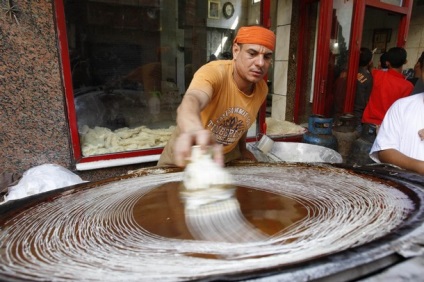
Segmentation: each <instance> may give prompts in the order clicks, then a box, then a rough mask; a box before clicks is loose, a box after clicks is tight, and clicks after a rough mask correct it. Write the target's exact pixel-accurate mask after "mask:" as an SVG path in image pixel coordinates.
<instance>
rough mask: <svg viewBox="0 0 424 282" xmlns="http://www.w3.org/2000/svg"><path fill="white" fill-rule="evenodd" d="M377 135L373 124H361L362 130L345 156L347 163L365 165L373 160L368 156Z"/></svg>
mask: <svg viewBox="0 0 424 282" xmlns="http://www.w3.org/2000/svg"><path fill="white" fill-rule="evenodd" d="M376 136H377V127H376V126H375V125H374V124H367V123H365V124H363V126H362V132H361V135H360V136H359V138H358V139H356V140H355V141H354V142H353V144H352V149H351V151H350V153H349V157H348V158H347V163H348V164H353V165H366V164H372V163H374V161H373V160H372V159H371V158H370V156H369V153H370V151H371V147H372V144H373V143H374V140H375V137H376Z"/></svg>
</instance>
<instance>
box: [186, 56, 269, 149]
mask: <svg viewBox="0 0 424 282" xmlns="http://www.w3.org/2000/svg"><path fill="white" fill-rule="evenodd" d="M233 71H234V63H233V61H232V60H218V61H212V62H209V63H207V64H206V65H203V66H202V67H201V68H200V69H199V70H198V71H197V72H196V73H195V74H194V77H193V80H192V82H191V84H190V86H189V88H188V90H194V89H195V90H200V91H203V92H210V90H212V91H211V92H212V93H213V94H212V97H210V98H211V101H210V102H209V104H208V105H207V106H206V108H205V109H203V111H202V112H201V120H202V124H203V126H204V127H205V128H207V129H209V130H210V131H211V132H212V133H213V134H214V136H215V138H216V141H217V142H218V143H219V144H222V145H223V150H224V154H226V153H228V152H230V151H231V150H232V149H234V147H235V146H236V145H237V143H238V141H239V140H240V138H241V137H242V136H243V134H244V133H246V132H247V131H248V130H249V128H250V126H251V125H252V124H253V122H255V120H256V117H257V114H258V112H259V109H260V107H261V105H262V103H263V102H264V101H265V99H266V96H267V94H268V86H267V85H266V83H265V81H264V80H261V81H260V82H258V83H256V84H255V87H254V89H253V93H252V94H251V95H246V94H244V93H243V92H242V91H240V90H239V89H238V87H237V85H236V84H235V82H234V79H233Z"/></svg>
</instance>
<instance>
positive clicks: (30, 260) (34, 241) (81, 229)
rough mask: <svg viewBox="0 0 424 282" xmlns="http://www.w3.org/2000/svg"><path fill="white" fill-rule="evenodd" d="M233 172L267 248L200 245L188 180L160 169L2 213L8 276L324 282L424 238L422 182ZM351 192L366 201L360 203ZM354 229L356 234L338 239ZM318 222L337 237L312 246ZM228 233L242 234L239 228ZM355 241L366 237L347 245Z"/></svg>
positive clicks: (405, 177) (295, 169)
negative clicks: (375, 196)
mask: <svg viewBox="0 0 424 282" xmlns="http://www.w3.org/2000/svg"><path fill="white" fill-rule="evenodd" d="M227 169H228V170H229V171H230V172H231V173H232V174H233V176H234V178H235V182H236V183H235V184H236V187H237V189H236V193H235V197H236V200H237V201H238V202H239V204H240V211H241V214H242V216H243V217H244V218H245V219H246V220H247V221H248V224H249V225H250V226H253V228H255V229H257V230H259V231H261V232H262V233H263V234H265V235H266V239H265V240H263V241H259V242H258V241H249V240H247V241H243V236H242V234H234V236H240V241H239V242H225V241H219V240H218V241H216V242H210V241H207V238H206V239H205V238H199V236H200V237H201V234H200V235H199V234H194V233H193V232H192V230H190V228H188V225H187V218H186V217H185V207H184V203H183V201H182V199H181V195H180V192H181V190H180V187H179V185H180V181H181V179H182V176H183V172H181V170H180V169H176V168H149V169H144V170H141V171H137V172H133V173H131V174H129V175H126V176H122V177H117V178H111V179H106V180H103V181H98V182H93V183H86V184H80V185H77V186H73V187H68V188H64V189H60V190H56V191H51V192H48V193H44V194H40V195H35V196H32V197H28V198H26V199H22V200H18V201H12V202H8V203H6V204H4V205H0V215H1V217H0V228H1V229H0V278H1V279H4V280H17V281H19V280H39V281H45V280H56V281H66V280H93V281H116V280H120V281H140V280H154V279H156V280H160V281H181V280H222V279H224V280H238V279H250V278H259V277H278V279H279V280H282V281H284V280H293V279H297V280H298V279H301V280H312V279H318V278H323V277H329V276H331V275H335V274H337V273H340V272H342V271H345V270H348V269H352V268H355V267H358V266H361V265H365V264H369V263H372V261H377V260H381V259H383V258H385V257H389V256H393V255H394V254H397V253H399V252H400V251H401V250H402V249H404V248H407V247H408V246H410V245H413V244H414V241H415V239H416V238H417V237H420V236H422V233H423V231H422V230H421V229H422V227H421V223H422V221H423V218H424V216H423V214H424V212H423V209H422V208H421V203H422V200H423V198H424V193H423V192H422V190H421V189H422V182H420V179H421V178H420V177H416V176H415V175H409V174H406V173H401V172H397V171H395V172H393V171H390V170H386V169H380V170H379V169H376V168H371V169H360V168H359V169H358V168H352V167H348V166H344V165H334V166H333V165H327V164H321V165H307V164H282V163H280V164H259V163H235V164H233V165H232V166H230V167H228V168H227ZM305 188H308V189H305ZM370 189H376V190H381V192H382V195H383V197H382V199H381V201H382V202H381V205H380V206H379V207H378V208H376V207H371V206H369V203H368V202H367V195H368V194H367V193H369V191H370ZM350 190H351V191H355V193H357V194H358V195H359V198H356V200H355V202H354V203H352V202H350V201H349V197H350V196H349V195H350V193H351V192H349V191H350ZM358 191H359V192H358ZM387 191H390V192H388V193H386V192H387ZM385 193H386V194H387V199H389V200H387V201H386V198H385V197H386V196H384V195H385ZM332 195H333V196H332ZM332 197H334V200H333V201H331V200H332ZM358 199H361V200H360V201H359V202H358ZM329 200H330V202H333V204H329ZM361 201H362V202H361ZM389 203H390V204H389ZM393 203H395V204H396V205H395V206H393V205H392V204H393ZM367 205H368V206H367ZM346 208H347V212H348V213H352V214H357V215H359V216H358V217H359V219H358V220H356V221H354V222H351V223H352V224H347V225H346V224H345V223H346V222H344V219H343V216H342V217H339V218H336V217H334V216H333V215H334V214H336V213H338V212H337V210H339V209H346ZM372 208H376V212H375V213H373V214H371V217H370V219H369V222H366V219H365V215H367V216H369V215H370V211H369V210H370V209H372ZM384 209H390V212H389V214H391V215H389V217H388V218H387V224H382V225H379V226H378V228H371V229H370V228H369V226H370V224H373V222H374V221H375V220H377V219H378V217H379V214H380V213H382V210H384ZM230 212H231V210H230ZM361 213H364V214H363V215H362V216H361ZM341 214H343V213H341ZM326 215H330V216H329V217H330V219H326V218H325V217H326ZM373 216H374V219H373ZM331 218H334V219H337V220H341V221H340V228H337V229H335V230H327V231H326V229H325V228H323V227H325V225H326V224H327V225H330V224H331V220H332V219H331ZM346 219H347V218H346ZM328 220H330V221H328ZM349 220H352V219H351V218H349ZM361 222H362V223H361ZM223 223H225V222H223ZM358 223H359V225H358ZM343 224H345V225H344V228H345V230H346V231H345V233H344V234H343V232H342V233H341V234H338V235H337V236H338V237H337V238H331V237H332V236H335V235H334V234H337V233H338V232H340V230H339V229H341V227H342V225H343ZM355 224H356V225H355ZM309 225H314V227H313V228H316V229H317V230H321V231H320V232H328V234H327V235H326V236H322V237H320V238H319V240H317V241H314V242H312V243H313V244H312V245H311V244H308V245H306V247H305V248H303V249H302V240H308V238H313V234H314V232H311V230H308V228H306V227H307V226H309ZM222 226H226V225H225V224H222ZM222 226H221V227H222ZM346 226H347V227H346ZM388 226H390V228H389V227H388ZM218 227H220V226H218ZM227 228H228V234H231V228H232V225H228V226H227ZM382 230H383V231H384V232H382ZM222 232H223V233H226V232H227V231H225V230H223V231H222ZM308 232H309V233H308ZM349 236H350V238H356V239H355V240H354V242H353V241H352V240H351V241H350V242H349V243H346V244H344V243H343V242H342V241H343V240H342V239H343V238H348V237H349ZM205 240H206V241H205ZM405 246H406V247H405Z"/></svg>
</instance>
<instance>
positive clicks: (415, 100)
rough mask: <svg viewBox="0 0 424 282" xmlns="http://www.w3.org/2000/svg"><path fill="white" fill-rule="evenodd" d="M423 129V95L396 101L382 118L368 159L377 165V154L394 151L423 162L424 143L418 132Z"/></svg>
mask: <svg viewBox="0 0 424 282" xmlns="http://www.w3.org/2000/svg"><path fill="white" fill-rule="evenodd" d="M423 128H424V93H420V94H416V95H412V96H408V97H405V98H402V99H399V100H397V101H396V102H395V103H393V105H392V106H391V107H390V108H389V110H388V111H387V113H386V115H385V116H384V120H383V123H382V124H381V127H380V129H379V131H378V134H377V138H376V139H375V141H374V144H373V146H372V148H371V151H370V157H371V159H373V160H374V161H375V162H377V163H379V162H380V160H379V159H378V155H377V152H378V151H381V150H387V149H396V150H398V151H399V152H401V153H403V154H404V155H407V156H409V157H411V158H414V159H417V160H422V161H424V141H421V138H420V136H419V135H418V131H420V130H421V129H423Z"/></svg>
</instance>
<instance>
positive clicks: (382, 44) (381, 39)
mask: <svg viewBox="0 0 424 282" xmlns="http://www.w3.org/2000/svg"><path fill="white" fill-rule="evenodd" d="M391 36H392V30H391V29H388V28H385V29H376V30H374V34H373V36H372V49H373V50H375V53H377V54H380V53H384V52H386V49H387V43H389V42H390V37H391Z"/></svg>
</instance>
